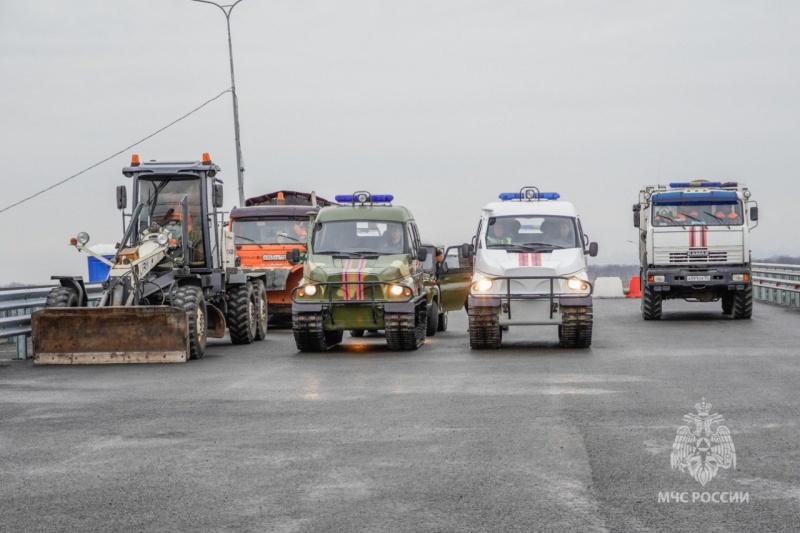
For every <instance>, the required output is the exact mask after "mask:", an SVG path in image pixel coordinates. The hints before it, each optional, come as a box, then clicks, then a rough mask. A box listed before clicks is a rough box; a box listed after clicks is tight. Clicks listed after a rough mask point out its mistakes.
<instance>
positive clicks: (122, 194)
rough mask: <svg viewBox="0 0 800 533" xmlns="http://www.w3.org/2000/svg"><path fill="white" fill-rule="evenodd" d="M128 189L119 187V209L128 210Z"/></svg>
mask: <svg viewBox="0 0 800 533" xmlns="http://www.w3.org/2000/svg"><path fill="white" fill-rule="evenodd" d="M127 207H128V189H126V188H125V186H124V185H119V186H117V209H120V210H121V209H127Z"/></svg>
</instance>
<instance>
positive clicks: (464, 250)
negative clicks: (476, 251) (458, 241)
mask: <svg viewBox="0 0 800 533" xmlns="http://www.w3.org/2000/svg"><path fill="white" fill-rule="evenodd" d="M471 255H472V245H470V244H467V243H464V244H462V245H461V257H463V258H464V259H468V258H469V257H470V256H471Z"/></svg>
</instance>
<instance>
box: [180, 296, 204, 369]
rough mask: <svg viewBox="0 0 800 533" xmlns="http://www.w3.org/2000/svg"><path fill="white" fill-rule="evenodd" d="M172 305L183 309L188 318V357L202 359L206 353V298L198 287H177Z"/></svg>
mask: <svg viewBox="0 0 800 533" xmlns="http://www.w3.org/2000/svg"><path fill="white" fill-rule="evenodd" d="M172 307H177V308H178V309H183V310H184V311H185V312H186V315H187V316H188V318H189V359H202V358H203V355H205V353H206V340H207V339H206V333H207V331H206V300H205V298H203V291H202V290H201V289H200V287H194V286H192V285H185V286H183V287H178V289H177V290H176V291H175V296H174V297H173V299H172Z"/></svg>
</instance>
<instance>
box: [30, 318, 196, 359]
mask: <svg viewBox="0 0 800 533" xmlns="http://www.w3.org/2000/svg"><path fill="white" fill-rule="evenodd" d="M31 336H32V337H33V363H34V364H36V365H98V364H112V363H183V362H185V361H186V360H187V359H188V355H189V319H188V317H187V314H186V313H185V312H184V311H182V310H181V309H176V308H174V307H160V306H140V307H135V306H134V307H49V308H46V309H42V310H41V311H36V312H35V313H33V315H31Z"/></svg>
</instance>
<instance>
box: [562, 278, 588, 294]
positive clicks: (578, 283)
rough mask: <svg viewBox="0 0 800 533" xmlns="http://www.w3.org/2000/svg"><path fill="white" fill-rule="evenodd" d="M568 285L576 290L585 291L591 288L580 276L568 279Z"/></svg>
mask: <svg viewBox="0 0 800 533" xmlns="http://www.w3.org/2000/svg"><path fill="white" fill-rule="evenodd" d="M567 287H569V288H570V289H572V290H574V291H585V290H586V289H588V288H589V285H588V284H587V283H586V282H585V281H584V280H582V279H580V278H570V279H569V280H567Z"/></svg>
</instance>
